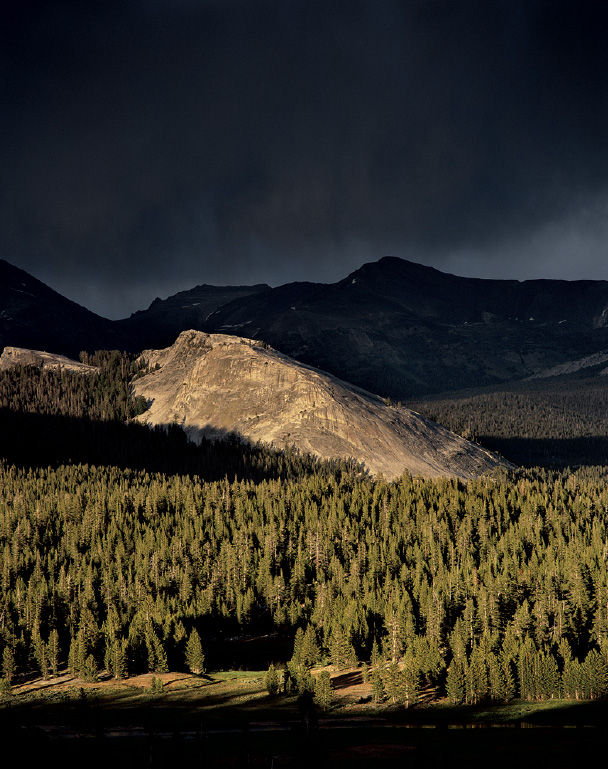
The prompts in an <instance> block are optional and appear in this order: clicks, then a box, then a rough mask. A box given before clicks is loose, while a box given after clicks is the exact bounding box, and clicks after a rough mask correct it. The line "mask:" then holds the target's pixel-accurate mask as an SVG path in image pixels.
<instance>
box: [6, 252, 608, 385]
mask: <svg viewBox="0 0 608 769" xmlns="http://www.w3.org/2000/svg"><path fill="white" fill-rule="evenodd" d="M4 264H5V265H8V263H4ZM11 269H13V270H15V271H17V270H18V268H11ZM1 271H2V270H1V265H0V272H1ZM21 273H22V271H20V274H21ZM22 274H23V275H25V276H27V273H22ZM32 280H35V279H32ZM38 283H40V282H38ZM40 285H41V286H44V284H40ZM48 292H50V293H49V296H51V295H52V296H51V299H49V307H47V311H46V312H40V308H36V307H35V306H34V307H33V308H32V305H33V304H35V303H33V302H30V304H29V306H27V307H25V311H24V313H22V316H20V318H19V319H18V320H17V321H14V320H13V322H12V325H11V324H8V325H7V322H6V318H4V320H2V318H0V345H13V346H17V347H29V348H34V349H45V350H49V351H51V352H58V353H62V354H67V355H71V356H72V357H75V356H76V355H77V353H78V352H79V350H80V349H88V350H92V349H95V348H96V347H115V348H121V349H124V350H127V351H130V352H141V350H143V349H146V348H148V349H152V348H160V347H165V346H167V345H169V344H171V343H172V342H173V341H174V340H175V338H176V337H177V335H178V334H179V333H180V332H181V331H183V330H186V328H190V327H193V328H195V329H196V330H199V331H204V332H206V333H232V334H238V335H240V336H243V337H248V338H250V339H257V340H263V341H266V342H268V343H269V344H270V345H272V346H273V347H274V348H275V349H278V350H281V351H282V352H284V353H286V354H288V355H290V356H291V357H293V358H296V359H298V360H300V361H301V362H303V363H307V364H309V365H312V366H315V367H317V368H320V369H323V370H325V371H328V372H330V373H332V374H334V375H335V376H338V377H340V378H342V379H345V380H347V381H349V382H352V383H354V384H357V385H359V386H361V387H363V388H364V389H367V390H369V391H371V392H380V393H382V394H383V395H387V396H390V397H392V398H396V399H400V400H405V399H407V398H411V397H419V396H422V395H430V394H433V393H439V392H449V391H453V390H460V389H463V388H468V387H479V386H492V385H494V384H500V383H503V382H509V381H515V380H520V379H525V378H527V377H530V376H534V375H535V374H537V373H538V372H541V371H544V370H548V369H552V368H554V367H556V366H560V365H562V364H564V363H566V362H568V361H572V360H577V359H580V358H584V357H587V356H590V355H594V354H597V353H598V352H600V351H602V350H605V349H607V348H608V282H606V281H591V280H579V281H565V280H549V279H535V280H527V281H517V280H489V279H484V278H470V277H462V276H457V275H452V274H450V273H445V272H442V271H440V270H438V269H436V268H433V267H428V266H426V265H423V264H420V263H418V262H412V261H407V260H403V259H400V258H398V257H383V258H382V259H380V260H378V261H375V262H367V263H365V264H363V265H362V266H361V267H359V268H358V269H357V270H354V271H352V272H351V273H349V275H347V276H346V277H345V278H342V279H341V280H339V281H336V282H335V283H314V282H310V281H300V282H293V283H287V284H283V285H281V286H277V287H274V288H272V287H270V286H267V285H266V284H256V285H253V286H209V285H206V284H202V285H200V286H195V287H194V288H193V289H190V290H187V291H182V292H178V293H177V294H174V295H173V296H171V297H168V298H167V299H163V300H159V299H157V300H154V301H153V302H152V303H151V304H150V306H149V307H148V308H147V309H145V310H141V311H138V312H136V313H134V314H133V315H131V316H130V317H129V318H124V319H122V320H119V321H109V320H106V319H103V318H100V316H95V315H94V314H92V313H89V312H88V311H87V310H85V309H84V308H80V307H79V306H78V305H76V304H75V303H71V302H70V301H69V300H64V301H63V305H62V307H61V308H58V307H57V303H58V301H59V300H58V297H59V299H62V298H61V297H60V295H58V294H57V293H56V292H52V289H48ZM46 298H48V297H46ZM13 299H14V297H13ZM43 299H45V298H44V297H43ZM45 301H46V300H45ZM13 303H14V302H13ZM9 304H10V302H9ZM42 304H44V301H42ZM60 304H61V303H60ZM6 305H7V298H6V291H4V294H2V292H1V291H0V315H1V314H2V313H4V315H6V314H7V306H6ZM26 305H27V302H26ZM28 307H29V309H28ZM43 309H44V308H43ZM59 309H61V312H59ZM9 314H10V313H9ZM83 314H84V315H83ZM30 315H31V317H30ZM62 317H63V318H64V321H63V322H61V318H62ZM66 317H69V322H66V321H65V318H66ZM57 318H59V322H58V321H57ZM3 323H4V325H3ZM54 326H56V328H54Z"/></svg>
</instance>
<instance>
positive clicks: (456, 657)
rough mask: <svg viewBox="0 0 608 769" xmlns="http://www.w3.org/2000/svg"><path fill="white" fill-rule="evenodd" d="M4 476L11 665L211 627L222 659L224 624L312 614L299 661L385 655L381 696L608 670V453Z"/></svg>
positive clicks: (120, 663)
mask: <svg viewBox="0 0 608 769" xmlns="http://www.w3.org/2000/svg"><path fill="white" fill-rule="evenodd" d="M0 489H1V498H0V573H1V575H2V606H1V609H0V611H1V614H2V625H1V639H2V640H1V644H2V655H3V660H4V662H3V664H4V675H5V676H8V677H12V676H14V675H15V674H18V673H26V672H28V671H32V670H35V669H38V670H39V671H41V672H42V673H43V674H44V675H52V674H53V673H56V672H57V670H58V668H59V667H60V666H62V665H64V664H66V663H67V662H68V661H69V664H70V665H71V667H72V668H73V669H74V670H75V671H78V672H80V673H81V674H82V675H85V676H88V677H94V676H95V675H96V674H97V672H98V671H99V670H101V669H102V668H107V669H108V670H109V671H111V672H112V673H113V674H114V675H117V676H122V675H125V674H126V673H127V671H129V672H132V671H138V670H156V671H161V670H165V669H167V668H168V667H170V668H171V669H179V668H183V667H184V666H185V649H186V643H187V640H188V638H189V637H190V636H191V634H192V631H193V630H196V631H197V633H198V634H199V635H200V638H201V639H202V643H203V648H204V649H211V650H212V653H211V656H210V657H209V664H211V665H214V664H215V665H218V664H221V662H222V659H221V649H222V640H223V639H226V638H228V637H232V636H234V635H239V634H248V633H254V632H255V633H261V632H270V631H273V630H278V631H280V632H282V633H286V634H288V635H290V636H292V637H293V635H294V633H295V631H296V629H297V628H302V629H303V630H305V631H306V632H305V633H304V634H303V635H301V636H299V642H298V644H297V648H296V655H295V660H294V662H293V664H292V670H296V671H297V669H298V663H300V666H302V667H306V666H309V665H310V664H312V663H314V662H316V661H318V660H319V659H321V657H327V658H328V659H332V660H333V661H334V662H335V663H336V664H348V663H349V662H352V661H353V660H354V659H355V658H357V659H359V660H366V661H368V660H370V659H371V660H372V662H373V668H372V672H371V675H372V676H375V679H374V680H375V691H376V693H377V697H378V699H383V698H385V697H386V698H389V699H390V700H391V701H407V702H412V701H415V698H416V692H417V691H418V688H419V687H420V686H421V685H423V684H424V683H429V684H432V685H433V686H436V687H437V693H438V694H441V693H444V692H446V691H447V693H448V695H449V696H450V697H451V698H452V699H453V700H454V701H461V700H466V701H469V702H475V701H480V700H484V699H487V698H490V699H495V700H508V699H510V698H512V697H515V696H518V695H520V696H522V697H524V698H545V697H554V696H566V697H591V696H599V695H602V694H604V693H605V691H606V687H607V685H608V681H607V674H608V668H607V665H606V655H607V653H608V645H607V644H608V575H607V574H606V568H605V559H606V555H607V547H608V546H607V545H606V542H607V539H608V512H607V511H608V486H607V485H606V473H605V471H604V470H599V469H598V470H586V471H580V472H579V473H576V474H570V473H564V474H555V473H549V472H534V473H520V474H517V475H515V476H513V477H510V476H507V475H501V476H500V477H497V478H486V479H483V480H478V481H471V482H468V483H466V484H463V483H460V482H457V481H447V480H446V481H422V480H417V479H411V478H409V477H405V478H403V479H402V480H401V481H400V482H397V483H393V484H390V485H389V484H386V483H383V482H381V481H380V482H373V481H371V480H368V479H366V478H362V477H357V476H356V475H354V474H349V473H341V474H336V476H335V477H331V476H328V475H327V474H326V475H325V476H323V475H321V474H319V473H314V472H313V473H311V474H310V475H309V476H308V477H307V478H305V479H304V478H300V479H299V480H292V481H288V482H280V481H272V480H270V481H264V482H262V483H258V484H256V483H253V482H250V481H248V482H245V481H240V482H239V481H236V482H229V481H227V480H225V481H220V482H214V483H205V482H203V481H201V480H200V479H199V478H193V477H187V476H183V475H181V476H178V475H174V476H166V475H160V474H149V473H146V472H133V471H122V470H119V469H117V468H113V467H105V468H96V467H90V466H88V467H87V466H81V465H72V466H68V467H59V468H56V469H49V468H47V469H38V470H27V469H20V468H17V467H14V466H9V465H6V464H3V465H2V466H1V467H0ZM304 638H306V639H307V641H306V651H305V652H303V651H302V643H303V640H304ZM270 661H272V659H270V658H269V659H268V662H270ZM275 661H276V662H281V661H282V660H275ZM294 665H295V668H294Z"/></svg>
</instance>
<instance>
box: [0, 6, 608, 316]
mask: <svg viewBox="0 0 608 769" xmlns="http://www.w3.org/2000/svg"><path fill="white" fill-rule="evenodd" d="M3 13H4V15H5V18H4V23H3V24H2V32H1V33H0V34H1V35H2V40H1V41H0V42H1V43H2V53H1V54H0V55H1V57H2V61H1V62H0V63H1V64H2V75H1V78H2V82H1V84H0V97H1V100H2V118H3V119H2V125H3V130H2V137H3V138H2V142H1V145H0V164H1V168H2V172H1V185H0V255H1V256H3V257H4V258H6V259H8V260H9V261H11V262H13V263H14V264H17V265H18V266H21V267H23V268H24V269H27V270H28V271H30V272H32V273H33V274H35V275H36V276H37V277H39V278H41V279H42V280H44V281H45V282H48V283H49V284H50V285H52V286H53V287H54V288H57V289H58V290H60V291H62V292H63V293H65V294H67V295H68V296H70V297H71V298H73V299H76V300H77V301H80V302H81V303H83V304H85V305H87V306H88V307H90V308H91V309H94V310H96V311H98V312H100V313H102V314H105V315H108V316H112V317H119V316H122V315H125V314H127V313H128V312H131V311H132V310H134V309H137V308H140V307H142V306H145V305H147V304H148V303H149V302H150V301H151V299H153V298H154V296H156V295H160V296H166V295H168V294H170V293H173V292H175V291H177V290H180V289H183V288H189V287H191V286H192V285H194V284H196V283H203V282H206V283H250V282H256V283H257V282H262V281H265V282H269V283H271V284H277V283H282V282H286V281H289V280H303V279H308V280H335V279H338V278H340V277H342V276H343V275H345V274H346V273H347V272H348V271H350V270H352V269H355V268H356V267H358V266H359V265H360V264H361V263H362V262H364V261H370V260H374V259H377V258H380V257H381V256H383V255H385V254H394V255H397V256H403V257H406V258H411V259H415V260H418V261H423V262H425V263H428V264H433V265H434V266H437V267H439V268H440V269H448V270H449V271H452V272H460V273H463V274H475V275H479V276H484V277H515V278H526V277H541V276H543V277H564V278H583V277H585V278H608V260H607V259H606V243H607V237H608V224H607V221H608V220H607V217H606V214H607V201H608V153H607V146H606V137H607V136H608V120H607V117H608V81H607V79H606V72H607V71H608V69H607V65H608V61H607V58H608V57H607V53H606V46H605V41H604V38H605V30H606V29H607V21H608V18H607V16H608V12H607V11H606V10H605V6H604V4H602V3H598V2H590V1H588V0H587V1H585V0H582V1H580V0H579V1H578V2H573V1H572V2H563V1H562V2H560V1H559V0H552V1H544V2H540V0H504V1H503V2H498V1H497V2H487V0H485V1H483V2H481V1H479V2H472V1H469V2H458V1H456V2H454V1H453V0H412V1H411V2H396V0H392V1H383V0H376V1H375V2H372V1H371V0H370V1H364V0H359V1H357V0H349V1H348V2H331V0H326V1H325V2H315V0H306V1H304V0H302V1H301V2H299V1H298V0H277V1H276V2H264V0H259V1H257V2H244V1H239V0H231V2H226V1H225V0H223V1H222V2H220V1H219V0H217V1H213V0H206V1H201V2H195V1H194V0H179V2H176V1H175V0H171V1H170V0H139V2H136V1H135V0H131V1H130V2H121V3H119V2H109V1H106V2H103V3H95V2H87V3H77V2H19V3H17V2H15V3H14V4H13V6H12V8H11V7H9V8H8V9H7V10H5V11H3Z"/></svg>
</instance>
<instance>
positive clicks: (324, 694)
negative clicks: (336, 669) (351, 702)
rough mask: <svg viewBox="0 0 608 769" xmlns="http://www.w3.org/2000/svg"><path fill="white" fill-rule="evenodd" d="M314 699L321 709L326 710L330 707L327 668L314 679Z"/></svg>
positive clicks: (330, 695) (330, 698)
mask: <svg viewBox="0 0 608 769" xmlns="http://www.w3.org/2000/svg"><path fill="white" fill-rule="evenodd" d="M314 700H315V703H316V704H317V705H318V706H319V707H320V708H322V709H323V710H328V709H329V708H330V707H331V704H332V688H331V678H330V675H329V673H328V672H327V670H322V671H321V673H320V674H319V675H318V677H317V679H316V681H315V690H314Z"/></svg>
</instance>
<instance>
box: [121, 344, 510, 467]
mask: <svg viewBox="0 0 608 769" xmlns="http://www.w3.org/2000/svg"><path fill="white" fill-rule="evenodd" d="M142 358H143V359H144V360H145V362H146V363H147V365H148V373H147V374H145V375H144V376H143V377H141V378H138V379H136V380H135V382H134V390H135V394H136V395H139V396H143V397H144V398H146V399H147V400H148V402H149V404H150V405H149V409H148V411H146V412H145V413H144V414H142V415H141V416H140V417H138V419H139V420H140V421H142V422H147V423H149V424H154V425H163V424H164V425H167V424H172V423H177V424H179V425H181V426H182V427H183V428H184V429H185V430H186V431H187V432H188V434H189V436H190V437H191V438H192V439H193V440H197V439H199V440H200V437H201V436H203V435H206V436H217V435H221V434H225V433H237V434H239V435H240V436H242V437H243V438H245V439H247V440H249V441H253V442H257V441H261V442H263V443H268V444H272V445H273V446H275V447H278V448H283V447H285V446H291V445H293V446H295V447H296V448H297V449H299V450H301V451H303V452H309V453H311V454H314V455H316V456H318V457H321V458H325V459H329V458H349V457H352V458H354V459H356V460H358V461H360V462H363V463H364V464H365V465H366V467H367V468H368V469H369V471H370V472H371V473H372V474H379V473H382V474H383V475H384V476H385V477H387V478H395V477H397V476H399V475H401V474H402V473H403V472H404V471H406V470H407V471H409V472H410V473H412V474H414V475H421V476H425V477H437V476H459V477H463V478H468V477H474V476H477V475H480V474H482V473H485V472H488V471H490V470H492V469H494V468H496V467H497V466H498V465H500V464H504V463H503V462H502V460H500V459H499V458H497V457H496V456H495V455H493V454H491V453H490V452H487V451H485V450H484V449H482V448H480V447H479V446H476V445H474V444H472V443H470V442H468V441H466V440H465V439H464V438H461V437H460V436H457V435H455V434H454V433H452V432H450V431H449V430H447V429H445V428H444V427H441V426H440V425H437V424H435V423H434V422H431V421H430V420H429V419H426V418H425V417H422V416H421V415H420V414H417V413H415V412H413V411H410V410H409V409H406V408H403V407H401V406H399V405H393V404H389V403H387V402H385V401H384V400H383V399H381V398H379V397H378V396H375V395H372V394H371V393H369V392H366V391H365V390H361V389H359V388H357V387H355V386H353V385H349V384H347V383H346V382H343V381H341V380H339V379H337V378H335V377H333V376H331V375H329V374H326V373H324V372H322V371H319V370H317V369H315V368H312V367H310V366H306V365H304V364H302V363H298V362H297V361H295V360H293V359H291V358H289V357H287V356H286V355H283V354H281V353H279V352H277V351H276V350H273V349H272V348H269V347H268V346H267V345H264V344H263V343H261V342H256V341H252V340H249V339H244V338H241V337H234V336H227V335H224V334H205V333H202V332H198V331H185V332H182V333H181V334H180V335H179V337H178V338H177V340H176V342H175V343H174V344H173V345H172V346H171V347H168V348H166V349H164V350H147V351H145V352H144V353H143V354H142Z"/></svg>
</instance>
